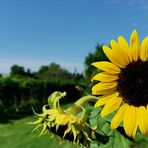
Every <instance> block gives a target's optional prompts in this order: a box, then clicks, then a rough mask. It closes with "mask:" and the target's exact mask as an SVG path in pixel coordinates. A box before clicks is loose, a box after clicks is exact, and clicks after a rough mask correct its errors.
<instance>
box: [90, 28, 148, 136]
mask: <svg viewBox="0 0 148 148" xmlns="http://www.w3.org/2000/svg"><path fill="white" fill-rule="evenodd" d="M110 45H111V46H110V47H107V46H106V45H104V46H103V51H104V53H105V54H106V56H107V57H108V59H109V62H107V61H101V62H94V63H92V65H94V66H95V67H97V68H99V69H100V70H102V71H101V72H100V73H98V74H97V75H95V76H94V77H93V79H92V80H96V81H99V82H98V84H96V85H95V86H93V87H92V93H93V94H94V95H99V96H100V97H99V100H98V101H97V102H96V104H95V107H98V106H102V105H104V108H103V110H102V112H101V116H102V117H104V116H106V115H108V114H110V113H112V112H114V111H116V112H117V113H116V114H115V116H114V118H113V119H112V121H111V128H112V129H115V128H117V127H118V126H119V125H120V123H121V122H123V127H124V129H125V132H126V134H127V135H128V136H130V137H135V135H136V132H137V129H138V128H139V129H140V131H141V132H142V134H144V135H146V136H148V36H147V37H145V38H144V40H143V41H142V43H140V40H139V37H138V34H137V31H136V30H134V31H133V32H132V34H131V37H130V45H129V44H128V43H127V41H126V40H125V39H124V38H123V37H122V36H119V37H118V41H117V42H116V41H114V40H111V42H110Z"/></svg>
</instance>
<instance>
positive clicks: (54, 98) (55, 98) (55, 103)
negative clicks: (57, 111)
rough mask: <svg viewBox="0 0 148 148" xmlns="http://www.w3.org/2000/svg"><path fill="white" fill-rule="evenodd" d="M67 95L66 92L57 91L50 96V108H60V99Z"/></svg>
mask: <svg viewBox="0 0 148 148" xmlns="http://www.w3.org/2000/svg"><path fill="white" fill-rule="evenodd" d="M64 96H66V92H63V93H62V92H59V91H55V92H54V93H52V94H51V95H50V96H49V97H48V104H49V106H50V108H60V104H59V100H60V99H61V98H63V97H64Z"/></svg>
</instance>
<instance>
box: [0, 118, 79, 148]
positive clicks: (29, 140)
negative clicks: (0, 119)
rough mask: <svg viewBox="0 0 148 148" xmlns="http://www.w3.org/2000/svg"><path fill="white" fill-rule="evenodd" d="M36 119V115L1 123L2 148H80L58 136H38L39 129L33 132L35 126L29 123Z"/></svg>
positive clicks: (0, 139)
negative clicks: (61, 140) (61, 139)
mask: <svg viewBox="0 0 148 148" xmlns="http://www.w3.org/2000/svg"><path fill="white" fill-rule="evenodd" d="M30 121H34V117H27V118H24V119H20V120H16V121H13V122H9V123H7V124H0V148H44V147H46V148H54V147H56V148H78V147H80V146H77V145H73V144H72V143H69V142H64V143H63V144H61V142H60V139H59V138H58V137H54V138H50V137H51V135H50V134H47V135H44V136H41V137H38V131H36V132H33V133H31V131H32V129H33V126H32V125H28V124H27V123H28V122H30Z"/></svg>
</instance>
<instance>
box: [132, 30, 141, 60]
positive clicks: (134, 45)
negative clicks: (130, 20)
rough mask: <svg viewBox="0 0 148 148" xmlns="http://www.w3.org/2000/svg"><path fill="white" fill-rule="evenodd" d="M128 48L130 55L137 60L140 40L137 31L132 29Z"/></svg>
mask: <svg viewBox="0 0 148 148" xmlns="http://www.w3.org/2000/svg"><path fill="white" fill-rule="evenodd" d="M130 48H131V52H132V53H131V56H132V59H133V60H134V61H137V60H138V56H139V53H140V41H139V37H138V34H137V31H136V30H134V31H133V32H132V34H131V37H130Z"/></svg>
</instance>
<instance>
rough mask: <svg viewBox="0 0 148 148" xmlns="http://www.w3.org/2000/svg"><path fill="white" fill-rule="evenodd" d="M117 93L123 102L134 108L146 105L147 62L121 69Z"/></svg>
mask: <svg viewBox="0 0 148 148" xmlns="http://www.w3.org/2000/svg"><path fill="white" fill-rule="evenodd" d="M117 91H118V92H119V93H120V95H121V96H122V97H123V101H124V102H126V103H128V104H129V105H133V106H136V107H139V106H146V105H147V104H148V61H146V62H143V61H141V60H138V61H133V62H131V63H129V64H128V65H127V66H126V67H125V68H123V69H121V72H120V74H119V79H118V85H117Z"/></svg>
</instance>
